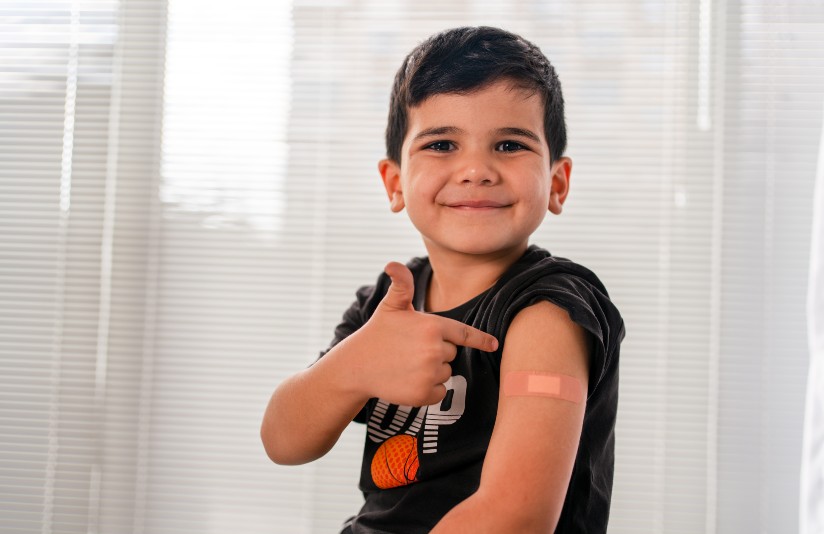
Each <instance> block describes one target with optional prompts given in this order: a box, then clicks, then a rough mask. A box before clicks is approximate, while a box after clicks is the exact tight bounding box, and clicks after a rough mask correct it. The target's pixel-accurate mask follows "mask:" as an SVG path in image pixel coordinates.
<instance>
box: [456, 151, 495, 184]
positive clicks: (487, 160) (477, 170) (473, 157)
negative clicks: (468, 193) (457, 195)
mask: <svg viewBox="0 0 824 534" xmlns="http://www.w3.org/2000/svg"><path fill="white" fill-rule="evenodd" d="M456 179H457V180H458V181H459V182H460V183H461V184H463V185H493V184H495V183H497V182H498V180H499V179H500V176H499V175H498V171H497V169H496V168H495V164H494V162H493V161H492V157H491V156H489V155H485V154H479V153H477V152H475V153H467V154H466V155H465V156H464V157H463V158H462V159H461V165H460V167H459V169H458V172H457V174H456Z"/></svg>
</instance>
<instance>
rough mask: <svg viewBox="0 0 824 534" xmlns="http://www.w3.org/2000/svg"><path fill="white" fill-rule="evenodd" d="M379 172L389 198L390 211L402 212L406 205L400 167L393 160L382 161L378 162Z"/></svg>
mask: <svg viewBox="0 0 824 534" xmlns="http://www.w3.org/2000/svg"><path fill="white" fill-rule="evenodd" d="M378 172H380V174H381V179H382V180H383V187H384V189H386V196H387V197H389V209H390V210H392V211H393V212H395V213H397V212H399V211H401V210H402V209H403V208H404V206H405V204H404V202H403V191H402V189H401V169H400V166H399V165H398V164H397V163H395V162H394V161H393V160H391V159H382V160H380V161H379V162H378Z"/></svg>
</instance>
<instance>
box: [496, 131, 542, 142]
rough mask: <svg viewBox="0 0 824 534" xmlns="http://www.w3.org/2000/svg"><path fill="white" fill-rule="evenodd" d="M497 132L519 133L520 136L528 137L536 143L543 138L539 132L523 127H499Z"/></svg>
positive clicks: (506, 133)
mask: <svg viewBox="0 0 824 534" xmlns="http://www.w3.org/2000/svg"><path fill="white" fill-rule="evenodd" d="M497 132H498V133H499V134H502V135H517V136H519V137H526V138H527V139H531V140H532V141H535V142H536V143H540V142H541V138H540V137H538V134H536V133H535V132H533V131H532V130H524V129H523V128H499V129H498V130H497Z"/></svg>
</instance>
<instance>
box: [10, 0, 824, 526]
mask: <svg viewBox="0 0 824 534" xmlns="http://www.w3.org/2000/svg"><path fill="white" fill-rule="evenodd" d="M475 24H491V25H496V26H501V27H504V28H507V29H510V30H512V31H515V32H518V33H521V34H522V35H523V36H525V37H526V38H528V39H530V40H532V41H533V42H535V43H536V44H538V45H539V46H540V47H541V48H542V50H543V51H544V52H545V53H546V54H547V55H548V57H549V58H550V59H551V61H552V62H553V63H554V64H555V65H556V67H557V69H558V72H559V74H560V77H561V80H562V83H563V86H564V91H565V96H566V101H567V120H568V124H569V134H570V143H569V150H568V155H570V156H571V157H572V158H573V160H574V161H575V167H574V172H573V176H572V178H573V180H572V193H571V195H570V197H569V200H568V202H567V205H566V206H565V212H564V215H563V216H562V217H560V218H556V217H548V218H547V221H546V223H545V224H544V226H543V227H542V228H540V229H539V231H538V232H537V233H536V235H535V236H534V237H535V238H534V242H535V243H537V244H540V245H542V246H544V247H546V248H548V249H550V250H551V251H552V252H553V253H555V254H557V255H561V256H565V257H569V258H573V259H575V260H576V261H578V262H580V263H583V264H585V265H587V266H588V267H590V268H592V269H593V270H595V271H596V272H597V273H599V275H600V277H601V278H602V280H603V281H604V282H605V283H606V285H607V287H609V288H610V292H611V294H612V296H613V298H614V300H615V301H616V303H617V304H618V306H619V307H620V309H621V310H622V312H623V315H624V317H625V320H626V323H627V330H628V335H627V338H626V341H625V343H624V345H623V349H622V364H621V401H620V410H619V420H618V428H617V465H616V479H615V488H614V494H613V509H612V516H611V524H610V532H611V533H632V534H638V533H650V534H653V533H662V532H665V533H684V534H695V533H698V532H704V533H708V534H709V533H715V532H718V533H724V534H727V533H741V534H751V533H776V534H786V533H790V532H794V531H796V530H797V526H798V500H799V489H798V487H799V470H800V454H801V435H802V421H803V406H804V388H805V385H806V375H807V368H808V354H807V347H806V333H805V324H804V298H805V291H806V281H807V265H808V257H809V243H810V227H811V216H812V203H811V198H812V193H813V182H814V178H815V166H816V156H817V152H818V144H819V139H820V135H821V125H822V109H821V102H822V97H824V2H822V1H820V0H818V1H813V0H807V1H804V0H797V1H790V2H783V3H781V4H777V3H774V2H769V1H762V0H689V1H687V0H664V1H661V0H627V1H618V0H610V1H606V0H602V1H596V0H581V1H577V2H565V1H554V0H553V1H548V0H513V1H511V2H484V1H479V0H476V1H470V0H465V1H460V2H458V1H456V2H442V1H438V2H436V1H432V0H417V1H415V2H411V1H397V2H383V1H376V0H360V1H358V0H349V1H347V0H294V1H293V2H289V1H279V2H278V1H271V0H269V1H266V0H231V1H229V0H119V1H117V0H96V1H95V0H73V1H72V0H63V1H60V0H54V1H45V0H44V1H40V0H18V1H14V0H0V530H2V531H3V532H4V533H24V532H25V533H30V532H31V533H34V532H37V533H52V532H55V533H57V532H60V533H63V532H66V533H69V532H83V533H98V532H100V533H122V532H136V533H173V532H201V533H236V532H244V533H290V534H291V533H329V532H336V528H338V526H339V525H340V523H341V522H342V521H343V520H344V519H345V518H346V517H347V516H349V515H351V514H353V513H354V512H355V511H356V510H357V508H358V507H359V505H360V502H361V497H360V495H359V494H358V492H357V489H356V481H357V476H358V469H359V462H360V458H359V453H360V448H361V442H362V440H363V435H364V429H363V428H362V427H358V426H352V427H351V428H350V429H348V430H347V431H346V433H345V434H344V436H343V438H342V440H341V442H340V443H339V444H338V446H337V447H336V448H335V449H334V450H333V452H332V453H330V454H329V455H328V456H327V457H325V458H324V459H322V460H320V461H318V462H316V463H314V464H310V465H307V466H302V467H278V466H275V465H273V464H271V462H269V460H268V459H267V458H266V456H265V454H264V452H263V449H262V446H261V444H260V440H259V435H258V431H259V424H260V418H261V415H262V412H263V409H264V407H265V405H266V402H267V401H268V397H269V395H270V394H271V391H272V390H273V389H274V387H275V386H276V385H277V384H278V382H279V381H280V380H282V379H283V378H284V377H286V376H288V375H290V374H292V373H294V372H296V371H297V370H299V369H301V368H302V367H304V366H305V365H307V364H308V363H309V362H311V361H312V360H313V359H314V358H315V357H316V355H317V353H318V352H319V351H320V350H321V349H323V348H325V347H326V345H327V343H328V342H329V340H330V339H331V336H332V329H333V328H334V326H335V324H336V323H337V321H338V319H339V318H340V315H341V313H342V312H343V311H344V310H345V309H346V307H347V306H348V304H349V303H350V302H351V300H352V298H353V296H354V291H355V290H356V289H357V288H358V287H359V286H361V285H364V284H367V283H371V282H372V281H374V279H375V277H376V276H377V274H378V273H379V272H380V270H381V269H382V267H383V265H384V264H385V263H386V262H387V261H389V260H400V261H404V260H406V259H408V258H409V257H411V256H414V255H419V254H422V253H423V246H422V244H421V243H420V240H419V238H418V237H417V236H416V235H415V233H414V230H413V228H412V227H411V225H410V224H409V223H408V221H407V220H406V219H405V217H404V216H403V215H393V214H391V213H390V212H389V209H388V205H387V201H386V200H385V198H384V193H383V190H382V188H381V186H380V185H379V179H378V174H377V170H376V162H377V160H378V159H380V158H381V157H382V156H383V129H384V125H385V118H386V113H387V109H388V94H389V88H390V85H391V81H392V77H393V75H394V71H395V69H396V68H397V67H398V66H399V64H400V62H401V60H402V59H403V57H404V56H405V54H406V53H407V52H408V51H409V50H410V49H411V48H412V47H413V46H414V45H415V44H417V43H418V42H419V41H421V40H422V39H424V38H425V37H427V36H428V35H429V34H431V33H433V32H435V31H439V30H442V29H445V28H448V27H452V26H459V25H475ZM330 401H331V402H334V399H330ZM525 461H529V459H528V458H525Z"/></svg>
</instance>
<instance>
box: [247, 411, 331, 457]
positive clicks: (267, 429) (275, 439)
mask: <svg viewBox="0 0 824 534" xmlns="http://www.w3.org/2000/svg"><path fill="white" fill-rule="evenodd" d="M284 438H288V433H286V432H279V431H278V430H277V429H276V428H275V427H274V426H272V425H268V424H267V423H266V421H265V420H264V422H263V425H261V427H260V440H261V442H262V443H263V450H265V451H266V456H268V457H269V459H270V460H272V462H274V463H276V464H278V465H302V464H306V463H309V462H311V461H313V460H316V459H318V458H319V457H320V456H322V455H323V454H317V453H316V452H315V451H313V450H310V449H308V448H307V447H305V444H304V445H301V444H300V443H297V442H295V441H294V440H289V439H284ZM324 452H325V451H324Z"/></svg>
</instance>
